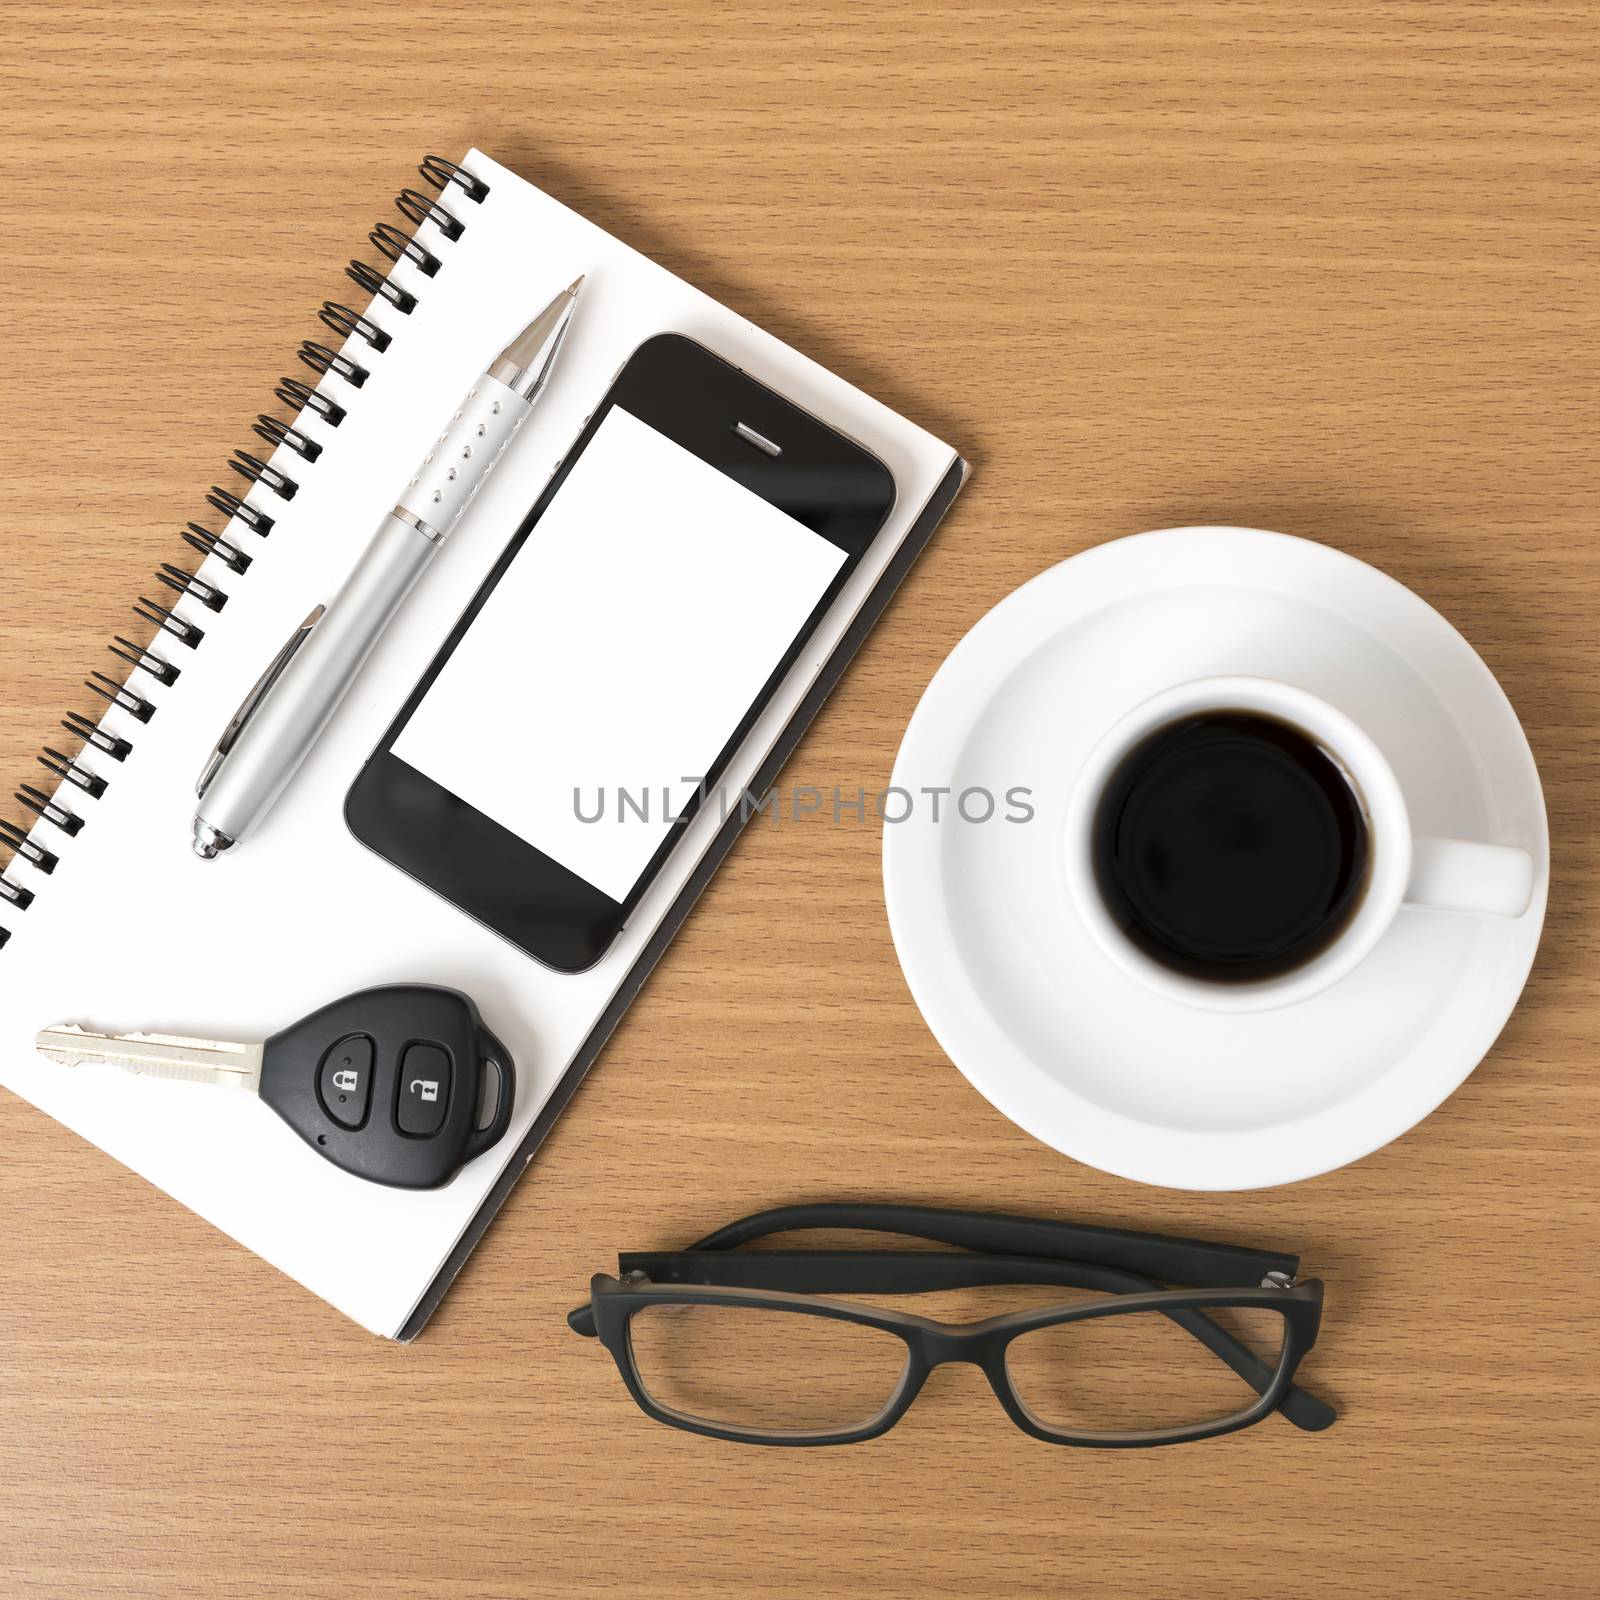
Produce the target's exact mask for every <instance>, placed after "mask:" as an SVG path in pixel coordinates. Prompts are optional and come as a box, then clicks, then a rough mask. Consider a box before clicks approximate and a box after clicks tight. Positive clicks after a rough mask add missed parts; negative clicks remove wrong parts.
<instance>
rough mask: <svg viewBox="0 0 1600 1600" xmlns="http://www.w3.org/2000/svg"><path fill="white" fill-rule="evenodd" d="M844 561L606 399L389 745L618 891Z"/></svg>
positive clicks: (614, 895) (620, 895) (629, 883)
mask: <svg viewBox="0 0 1600 1600" xmlns="http://www.w3.org/2000/svg"><path fill="white" fill-rule="evenodd" d="M844 561H845V552H844V551H843V550H841V549H840V548H839V547H838V546H837V545H834V544H830V543H828V541H827V540H826V539H823V538H821V537H819V536H818V535H817V534H815V533H813V532H812V531H811V530H810V529H809V528H807V527H805V526H803V525H802V524H801V523H799V522H796V521H795V520H794V518H792V517H790V516H787V515H785V514H784V513H783V512H781V511H779V510H777V509H776V508H775V507H773V506H771V505H769V504H768V503H767V502H766V501H765V500H763V499H761V498H760V496H759V495H756V494H753V493H752V492H751V491H750V490H748V489H746V488H744V487H743V486H742V485H740V484H737V483H735V482H734V481H733V479H732V478H729V477H727V476H726V475H725V474H723V473H721V472H719V471H717V469H716V468H715V467H712V466H708V465H707V464H706V463H705V462H704V461H702V460H700V459H699V457H698V456H695V455H692V454H691V453H690V452H689V451H687V450H685V449H684V448H683V446H682V445H679V444H676V443H674V442H673V441H672V440H671V439H668V438H667V437H666V436H665V435H664V434H661V433H658V432H657V431H656V430H655V429H654V428H652V427H650V426H649V425H648V424H647V423H644V422H641V421H640V420H639V419H638V418H637V417H635V416H633V415H632V414H631V413H629V412H627V411H624V410H623V409H622V408H621V407H620V406H613V407H612V408H611V410H610V411H609V412H608V413H607V414H606V416H605V419H604V420H603V421H602V422H601V424H600V426H599V427H598V428H597V429H596V430H595V432H594V435H593V437H592V438H591V439H590V441H589V443H588V446H587V447H586V448H585V450H584V451H583V454H582V455H581V456H579V458H578V460H577V462H576V463H575V464H574V466H573V468H572V471H571V472H570V473H569V474H568V475H567V478H566V481H565V482H564V483H563V484H562V486H561V488H560V490H559V492H558V493H557V494H556V497H555V499H554V500H552V501H551V502H550V504H549V505H548V506H547V507H546V508H545V511H544V514H543V516H541V517H540V519H539V521H538V524H537V525H536V526H535V527H534V529H533V532H532V533H531V534H530V535H529V536H528V539H527V541H526V542H525V543H524V544H523V546H522V548H521V550H519V551H518V552H517V555H516V558H515V559H514V560H513V561H512V563H511V565H510V567H509V568H508V569H507V570H506V572H505V574H504V576H503V577H502V578H501V579H500V582H499V583H498V584H497V585H496V586H495V589H494V592H493V593H492V594H491V595H490V596H489V598H488V600H487V601H486V602H485V603H484V606H483V609H482V610H481V611H480V612H479V613H478V615H477V617H476V618H475V619H474V620H473V623H472V626H471V627H470V628H469V629H468V630H467V632H466V634H465V636H464V637H463V638H462V640H461V642H460V643H459V644H458V645H457V646H456V648H455V651H454V653H453V654H452V655H451V657H450V659H449V660H448V661H447V662H446V663H445V665H444V667H443V669H442V670H441V672H440V673H439V676H438V677H437V678H436V679H435V680H434V682H433V684H432V686H431V687H430V688H429V690H428V692H427V694H426V696H425V697H424V698H423V700H422V702H421V703H420V704H419V705H418V706H417V709H416V710H415V712H413V714H412V716H411V719H410V721H409V722H407V723H406V725H405V727H404V728H403V729H402V730H401V732H400V734H399V736H398V737H397V738H396V739H395V741H394V744H393V746H392V750H393V753H394V755H396V756H397V757H399V758H400V760H402V761H404V762H406V763H407V765H409V766H411V767H414V768H415V769H416V770H417V771H418V772H421V773H423V774H424V775H425V776H427V777H429V778H431V779H432V780H433V781H434V782H435V783H437V784H439V785H440V786H441V787H442V788H445V789H448V790H450V791H451V793H453V794H456V795H458V796H459V797H460V798H461V799H463V800H465V801H466V802H467V804H468V805H470V806H472V807H474V808H475V809H476V810H478V811H481V812H483V813H484V815H485V816H488V817H492V818H493V819H494V820H495V821H496V822H498V823H499V824H500V825H501V826H502V827H504V828H507V829H509V830H510V831H511V832H512V833H514V834H516V835H517V836H518V837H519V838H522V839H525V840H526V841H527V842H528V843H529V844H531V845H533V846H534V847H535V848H536V849H538V850H542V851H543V852H544V853H545V854H546V855H547V856H550V857H552V858H553V859H554V860H556V861H559V862H560V863H561V864H562V865H563V866H564V867H567V868H568V869H569V870H571V871H572V872H575V873H576V874H577V875H578V876H579V877H580V878H583V879H585V880H586V881H587V882H589V883H591V884H593V885H594V887H595V888H597V889H598V890H600V891H601V893H602V894H605V895H608V896H609V897H610V898H611V899H613V900H623V899H625V898H626V897H627V894H628V891H629V890H630V889H632V888H633V886H634V884H635V883H636V882H637V881H638V879H639V876H640V874H641V873H642V872H643V871H644V869H645V867H646V866H648V865H649V862H650V859H651V857H652V856H654V854H655V853H656V850H657V849H658V848H659V847H660V845H661V842H662V840H663V838H664V837H665V836H666V834H667V832H668V830H669V828H670V826H671V819H672V818H673V817H674V816H676V815H677V814H678V813H679V812H680V811H681V810H682V809H683V806H684V805H685V804H686V803H687V801H688V800H689V799H690V797H691V796H692V795H693V793H694V789H695V785H696V782H697V781H698V780H699V779H700V778H701V777H702V776H703V775H704V774H705V773H706V772H707V770H708V769H709V767H710V766H711V764H712V762H714V761H715V760H716V758H717V756H718V754H719V753H720V752H721V750H722V747H723V746H724V745H725V744H726V743H727V741H728V739H729V737H730V736H731V735H732V733H733V731H734V729H735V728H736V727H737V726H738V725H739V723H740V721H741V720H742V719H743V717H744V716H745V714H746V712H748V711H749V709H750V707H751V706H752V705H753V704H754V702H755V700H756V697H757V696H758V695H759V694H760V692H761V689H762V687H763V685H764V684H765V683H766V681H767V679H768V678H769V677H770V676H771V675H772V672H773V670H774V669H775V668H776V667H777V665H778V663H779V661H781V660H782V659H783V656H784V655H785V653H786V652H787V651H788V649H789V647H790V646H791V645H792V644H793V642H794V640H795V637H796V635H797V634H798V633H799V632H800V629H801V627H802V626H803V625H804V623H805V621H806V618H807V617H809V616H810V614H811V612H812V610H813V609H814V608H815V607H816V604H817V602H818V601H819V600H820V599H821V598H822V596H823V595H824V594H825V593H826V592H827V588H828V585H829V584H830V583H832V581H833V579H834V577H835V575H836V574H837V573H838V571H839V568H840V567H841V566H842V565H843V564H844ZM624 790H626V791H627V795H628V797H629V798H628V799H627V800H626V801H625V800H624V799H623V798H622V791H624ZM663 792H665V796H666V797H667V798H666V803H663V799H664V795H663ZM646 801H647V802H648V815H647V817H645V818H641V816H640V815H639V812H640V810H641V809H643V808H644V803H645V802H646ZM597 811H599V812H601V813H602V815H600V816H599V818H598V820H586V819H594V818H595V817H596V812H597Z"/></svg>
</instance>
